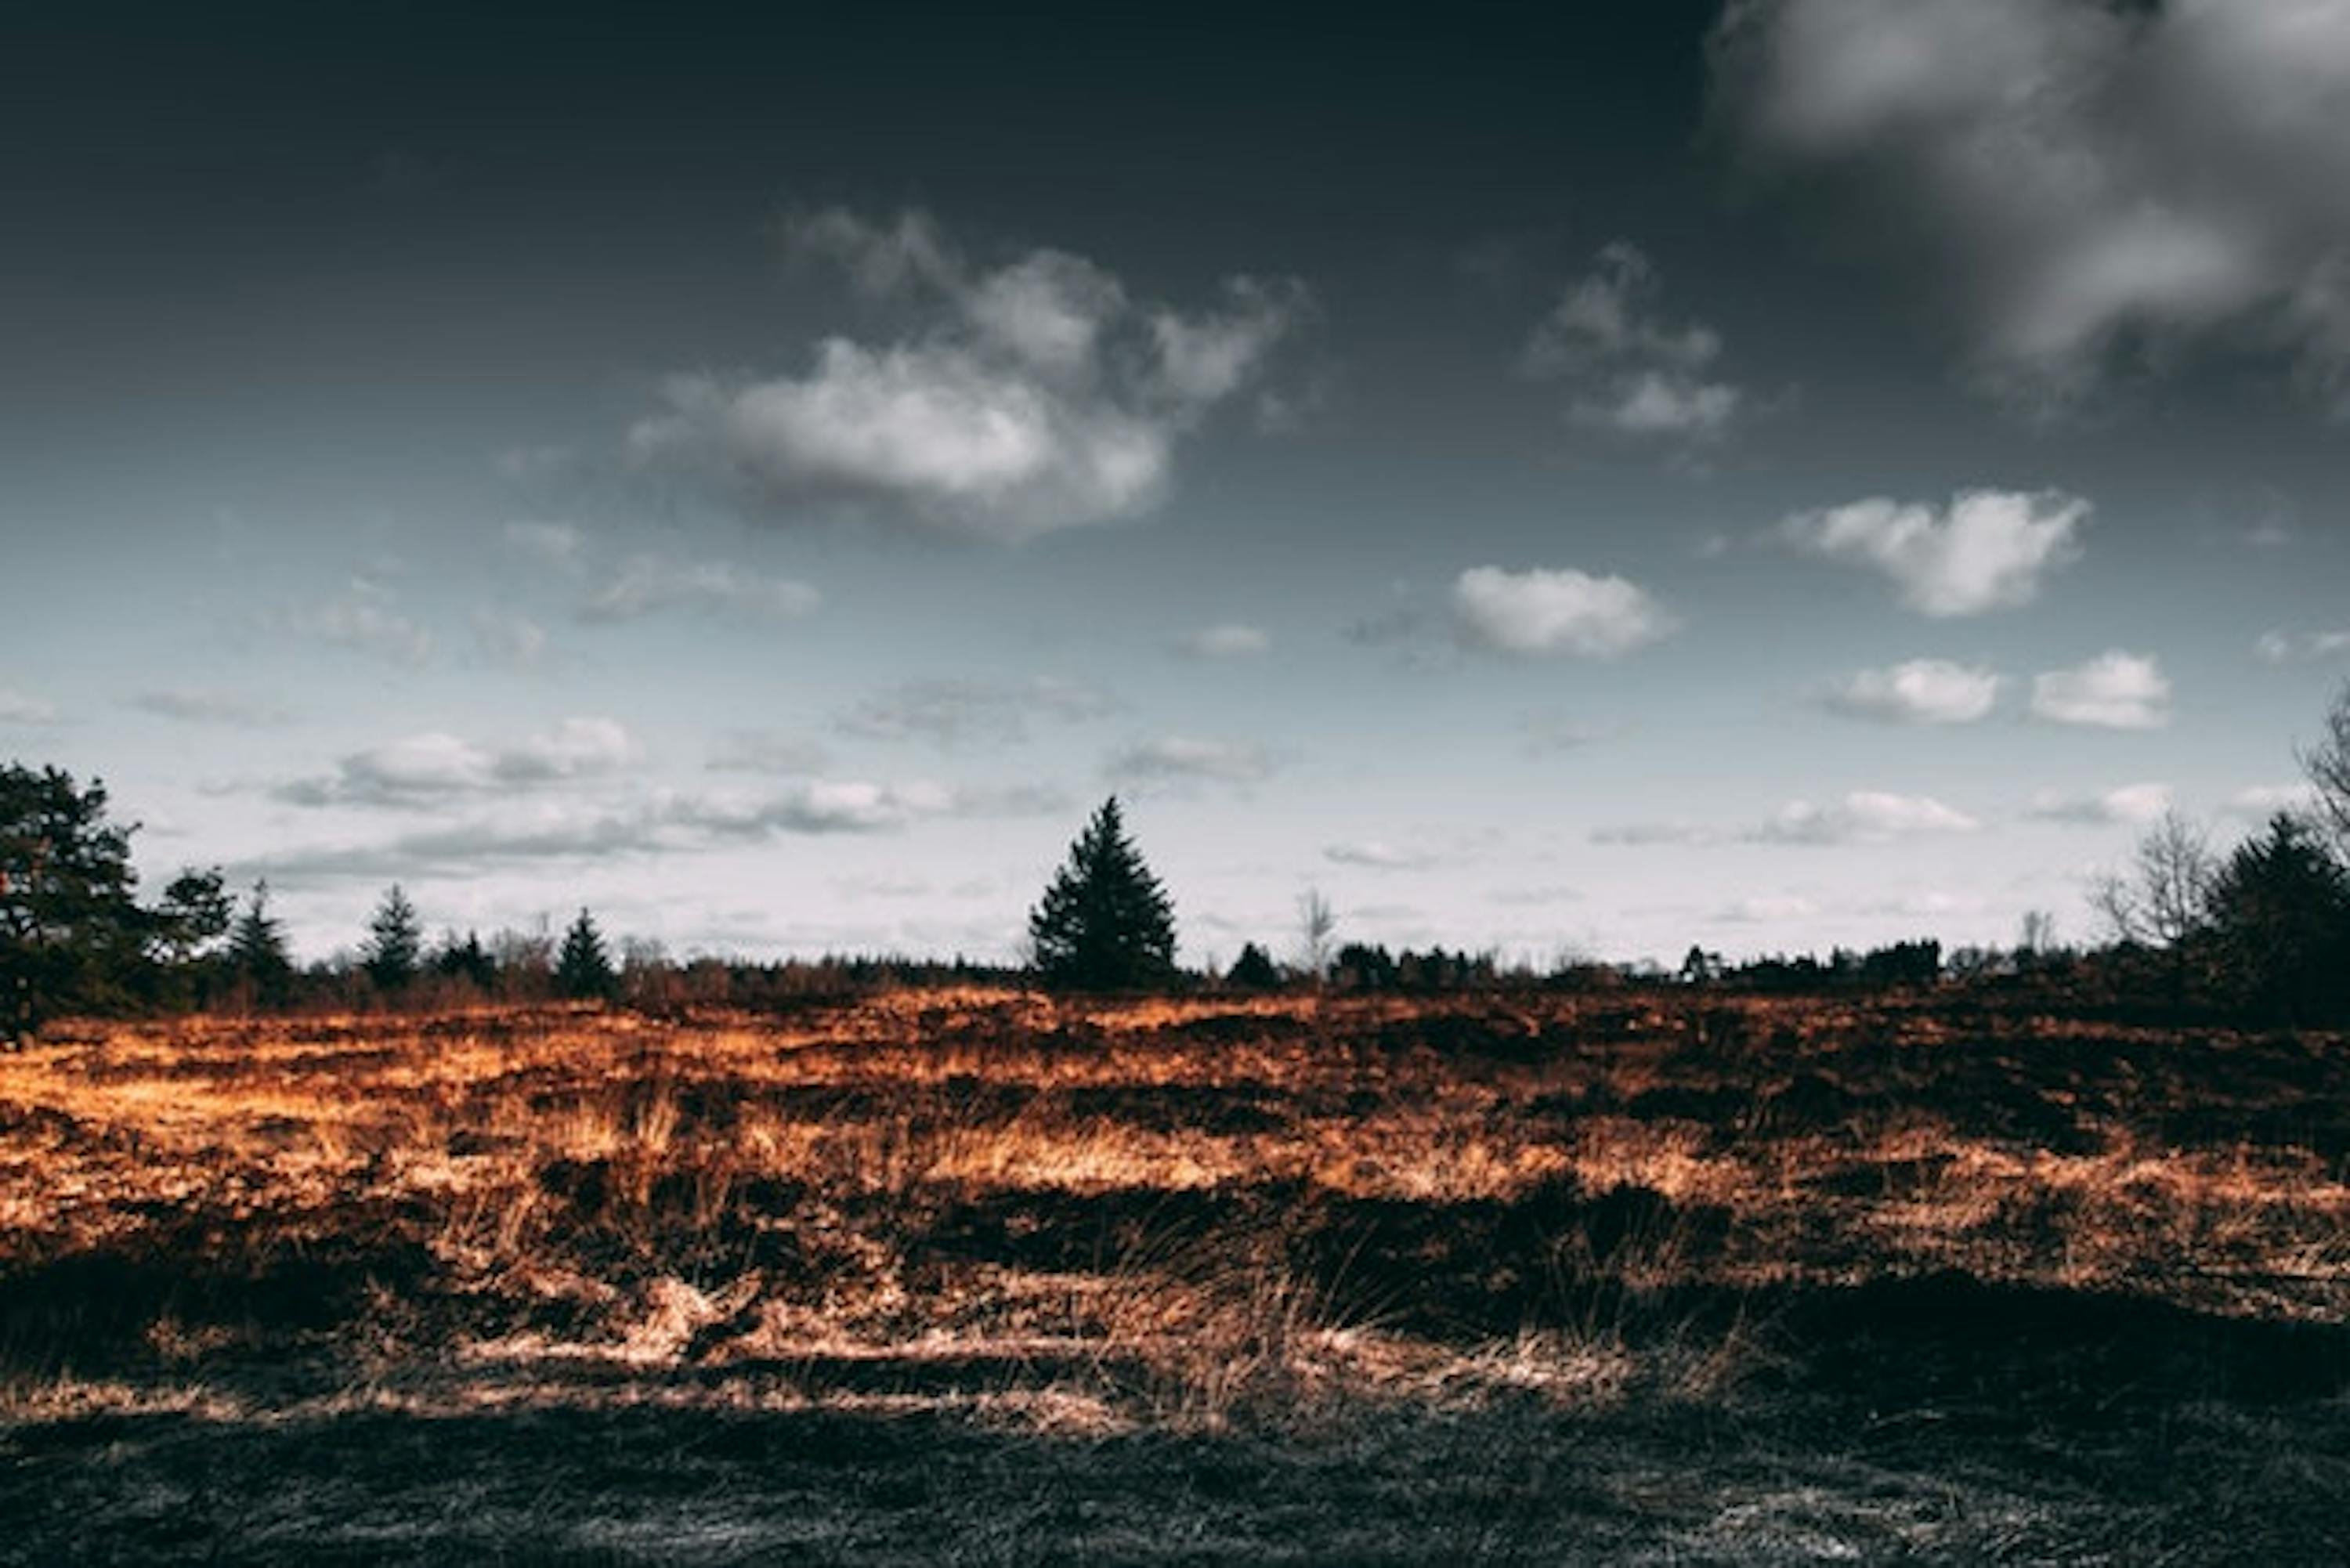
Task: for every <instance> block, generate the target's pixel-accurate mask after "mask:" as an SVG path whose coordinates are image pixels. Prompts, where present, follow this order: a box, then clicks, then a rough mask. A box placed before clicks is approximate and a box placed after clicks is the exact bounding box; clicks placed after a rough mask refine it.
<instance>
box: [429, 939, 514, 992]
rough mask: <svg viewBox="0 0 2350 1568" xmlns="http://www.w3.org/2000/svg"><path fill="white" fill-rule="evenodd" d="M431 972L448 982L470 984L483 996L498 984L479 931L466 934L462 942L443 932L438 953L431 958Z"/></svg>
mask: <svg viewBox="0 0 2350 1568" xmlns="http://www.w3.org/2000/svg"><path fill="white" fill-rule="evenodd" d="M432 968H433V970H434V971H436V972H437V973H440V974H442V975H445V976H447V977H448V978H449V979H451V980H463V981H469V982H471V983H472V984H473V987H474V988H475V989H476V990H479V991H484V992H486V991H488V990H489V989H490V988H491V987H492V986H494V985H495V984H497V982H498V964H497V961H496V960H495V959H494V958H492V957H491V956H490V950H489V949H487V948H485V947H484V946H483V945H482V935H481V933H480V932H479V931H467V932H466V933H465V940H463V941H462V942H461V941H459V940H457V933H456V932H454V931H443V932H442V933H441V950H440V951H439V952H437V953H435V954H433V955H432Z"/></svg>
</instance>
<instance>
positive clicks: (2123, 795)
mask: <svg viewBox="0 0 2350 1568" xmlns="http://www.w3.org/2000/svg"><path fill="white" fill-rule="evenodd" d="M2171 805H2172V795H2171V790H2170V786H2169V785H2168V784H2123V785H2121V786H2120V787H2118V788H2116V789H2109V790H2106V791H2104V792H2102V793H2101V794H2087V795H2065V794H2055V793H2054V792H2052V791H2043V792H2042V793H2041V794H2037V795H2034V796H2033V801H2032V811H2031V815H2033V816H2036V817H2038V818H2039V819H2040V820H2042V821H2043V822H2062V823H2067V824H2070V825H2072V826H2080V827H2143V826H2146V825H2147V824H2148V823H2150V822H2153V821H2155V820H2157V819H2158V818H2159V817H2160V816H2161V815H2162V814H2163V813H2164V812H2166V811H2168V810H2169V809H2170V808H2171Z"/></svg>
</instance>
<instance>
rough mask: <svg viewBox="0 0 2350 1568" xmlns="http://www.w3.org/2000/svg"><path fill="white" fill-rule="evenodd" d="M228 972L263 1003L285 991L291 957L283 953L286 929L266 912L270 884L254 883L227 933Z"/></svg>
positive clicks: (278, 997) (292, 968) (280, 997)
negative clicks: (242, 911)
mask: <svg viewBox="0 0 2350 1568" xmlns="http://www.w3.org/2000/svg"><path fill="white" fill-rule="evenodd" d="M228 965H229V971H230V972H231V973H233V974H234V975H235V976H236V977H237V978H238V979H240V980H242V981H244V982H245V983H246V984H247V985H249V986H251V987H252V988H253V992H254V994H255V995H256V996H258V997H260V998H261V999H262V1000H264V1001H265V1002H276V1001H278V1000H280V999H282V998H283V997H284V995H285V993H286V980H287V979H288V978H289V977H290V976H291V975H292V974H293V972H294V962H293V960H291V959H290V958H288V957H287V956H286V931H285V928H283V927H282V926H280V925H279V924H278V923H277V921H276V919H274V918H273V917H272V916H271V915H270V913H269V884H268V883H267V882H255V884H254V885H253V896H252V898H248V899H247V900H246V901H245V906H244V914H242V915H239V916H238V917H237V918H236V924H235V925H234V926H233V927H231V928H230V929H229V934H228Z"/></svg>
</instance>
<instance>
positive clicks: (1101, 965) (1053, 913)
mask: <svg viewBox="0 0 2350 1568" xmlns="http://www.w3.org/2000/svg"><path fill="white" fill-rule="evenodd" d="M1028 936H1029V940H1031V942H1032V943H1033V944H1034V946H1035V963H1036V971H1037V973H1038V974H1040V975H1041V976H1042V977H1043V978H1044V981H1045V983H1046V984H1047V985H1052V986H1056V987H1061V988H1065V989H1069V990H1076V991H1123V990H1134V989H1139V988H1141V987H1145V986H1150V985H1157V984H1160V983H1163V982H1164V981H1166V980H1167V979H1168V978H1169V977H1170V975H1172V974H1173V973H1174V971H1175V909H1174V906H1173V904H1172V903H1170V901H1169V899H1168V897H1167V893H1166V889H1164V888H1161V887H1160V886H1159V878H1158V877H1155V876H1153V875H1152V874H1151V871H1150V868H1149V867H1148V866H1145V865H1144V864H1143V862H1142V857H1141V855H1140V854H1139V852H1137V850H1136V849H1135V847H1134V845H1133V843H1132V841H1130V840H1129V839H1128V837H1127V836H1126V821H1125V818H1124V816H1123V815H1121V814H1120V813H1119V811H1118V797H1117V796H1116V795H1112V796H1110V797H1109V798H1108V799H1107V800H1106V801H1104V802H1102V804H1101V809H1099V810H1098V811H1097V812H1095V813H1094V815H1093V819H1092V820H1091V821H1090V822H1088V823H1087V824H1086V828H1085V831H1084V832H1083V833H1081V834H1079V835H1078V836H1077V838H1076V843H1074V844H1072V845H1071V846H1069V858H1068V860H1067V862H1066V864H1065V865H1063V866H1062V867H1061V869H1060V871H1059V872H1058V873H1057V874H1056V875H1055V877H1054V878H1053V881H1052V883H1051V885H1050V886H1048V887H1047V888H1045V897H1044V898H1043V899H1042V900H1041V901H1039V902H1038V904H1037V905H1036V908H1035V910H1034V911H1032V912H1031V913H1030V915H1029V917H1028Z"/></svg>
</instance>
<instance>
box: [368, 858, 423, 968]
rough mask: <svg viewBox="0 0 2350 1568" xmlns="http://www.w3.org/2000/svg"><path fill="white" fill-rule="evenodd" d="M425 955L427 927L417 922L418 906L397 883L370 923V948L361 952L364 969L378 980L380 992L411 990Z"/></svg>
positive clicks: (386, 891)
mask: <svg viewBox="0 0 2350 1568" xmlns="http://www.w3.org/2000/svg"><path fill="white" fill-rule="evenodd" d="M423 956H424V928H423V926H422V925H421V923H419V922H418V920H417V919H416V906H415V905H413V904H411V903H410V902H409V901H408V895H407V894H406V893H403V892H401V891H400V884H399V883H397V882H394V883H393V884H392V885H391V886H390V888H388V889H386V890H385V892H384V895H383V902H381V903H380V904H378V905H377V906H376V908H375V917H374V918H373V919H370V920H369V921H368V940H367V946H366V947H364V948H362V949H361V950H360V952H359V964H360V967H362V968H363V969H365V970H366V971H367V973H368V978H369V980H371V981H375V987H376V989H377V990H378V991H384V992H393V991H402V990H405V989H406V988H407V985H408V982H409V981H411V980H414V979H415V978H416V968H417V965H418V963H419V962H420V961H421V960H422V959H423Z"/></svg>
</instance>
